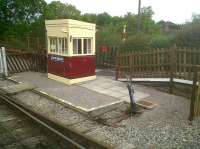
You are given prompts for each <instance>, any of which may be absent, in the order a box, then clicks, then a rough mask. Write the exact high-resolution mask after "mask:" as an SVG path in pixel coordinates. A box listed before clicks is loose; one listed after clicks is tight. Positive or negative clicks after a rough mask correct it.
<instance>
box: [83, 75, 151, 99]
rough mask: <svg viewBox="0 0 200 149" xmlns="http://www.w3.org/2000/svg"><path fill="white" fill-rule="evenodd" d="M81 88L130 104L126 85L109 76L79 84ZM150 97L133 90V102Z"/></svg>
mask: <svg viewBox="0 0 200 149" xmlns="http://www.w3.org/2000/svg"><path fill="white" fill-rule="evenodd" d="M79 85H80V86H82V87H85V88H88V89H90V90H93V91H96V92H99V93H102V94H105V95H108V96H111V97H114V98H118V99H121V100H124V101H126V102H130V99H129V94H128V90H127V87H126V83H124V82H120V81H116V80H114V77H110V76H98V77H97V79H96V80H93V81H88V82H83V83H80V84H79ZM149 96H150V95H149V94H147V93H144V92H140V91H137V90H135V100H136V101H139V100H141V99H144V98H147V97H149Z"/></svg>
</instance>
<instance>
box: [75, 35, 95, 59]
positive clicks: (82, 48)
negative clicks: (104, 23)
mask: <svg viewBox="0 0 200 149" xmlns="http://www.w3.org/2000/svg"><path fill="white" fill-rule="evenodd" d="M74 39H81V54H78V51H77V53H74V43H73V42H74ZM84 39H86V40H87V43H88V40H89V39H90V40H91V49H90V53H88V51H89V50H88V45H87V47H86V48H87V53H84ZM76 44H77V47H78V42H77V43H76ZM72 54H73V56H80V55H93V38H92V37H73V38H72Z"/></svg>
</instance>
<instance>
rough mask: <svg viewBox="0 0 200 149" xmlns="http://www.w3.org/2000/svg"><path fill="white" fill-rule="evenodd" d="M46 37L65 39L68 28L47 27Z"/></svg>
mask: <svg viewBox="0 0 200 149" xmlns="http://www.w3.org/2000/svg"><path fill="white" fill-rule="evenodd" d="M46 29H47V36H56V37H67V36H68V32H69V31H68V28H67V27H63V26H47V27H46Z"/></svg>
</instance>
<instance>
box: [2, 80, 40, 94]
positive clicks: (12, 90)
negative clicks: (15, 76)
mask: <svg viewBox="0 0 200 149" xmlns="http://www.w3.org/2000/svg"><path fill="white" fill-rule="evenodd" d="M34 88H36V87H35V86H33V85H30V84H27V83H20V84H14V85H8V86H3V87H0V89H1V90H3V91H5V93H6V94H17V93H19V92H23V91H27V90H33V89H34Z"/></svg>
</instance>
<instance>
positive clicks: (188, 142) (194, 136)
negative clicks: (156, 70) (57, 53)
mask: <svg viewBox="0 0 200 149" xmlns="http://www.w3.org/2000/svg"><path fill="white" fill-rule="evenodd" d="M135 88H136V89H137V90H139V91H142V92H146V93H148V94H150V97H148V99H147V100H149V101H152V102H154V103H157V104H158V106H157V107H156V108H155V109H153V110H146V111H145V112H144V113H143V114H142V115H140V116H137V117H136V116H133V117H130V118H128V119H126V120H123V121H122V122H120V124H121V125H122V127H119V128H113V127H109V126H103V125H101V124H98V123H96V122H93V121H90V120H87V117H86V116H84V115H82V114H79V113H78V112H75V111H73V110H71V109H67V108H66V107H64V106H62V105H60V104H56V103H54V102H53V101H50V100H47V99H45V98H41V97H36V96H38V95H30V94H29V93H27V92H25V93H24V94H21V93H20V94H18V95H16V97H17V98H18V100H20V101H21V102H22V103H25V104H27V105H28V106H30V107H31V108H34V109H35V110H36V111H42V112H41V113H43V114H45V115H47V116H49V117H51V118H52V119H55V120H56V121H59V122H60V123H63V124H65V125H72V124H75V123H76V122H77V120H83V122H84V125H83V126H85V127H89V128H91V130H92V131H93V133H94V132H95V133H96V134H99V135H104V136H106V137H107V138H108V139H107V140H106V141H105V142H108V143H109V144H114V145H116V144H117V145H118V148H122V149H124V148H127V149H128V148H187V149H188V148H192V149H193V148H197V149H198V148H200V118H197V119H195V120H194V121H193V123H192V124H191V123H189V121H188V120H187V119H188V115H189V105H190V101H189V100H188V99H186V98H184V97H180V96H175V95H170V94H167V93H164V92H160V91H158V90H155V89H153V88H149V87H145V86H142V85H137V84H136V85H135ZM32 96H35V97H32ZM33 98H34V100H33ZM69 119H70V120H69ZM69 121H70V122H69Z"/></svg>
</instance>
